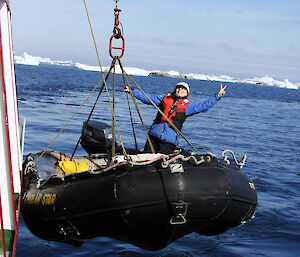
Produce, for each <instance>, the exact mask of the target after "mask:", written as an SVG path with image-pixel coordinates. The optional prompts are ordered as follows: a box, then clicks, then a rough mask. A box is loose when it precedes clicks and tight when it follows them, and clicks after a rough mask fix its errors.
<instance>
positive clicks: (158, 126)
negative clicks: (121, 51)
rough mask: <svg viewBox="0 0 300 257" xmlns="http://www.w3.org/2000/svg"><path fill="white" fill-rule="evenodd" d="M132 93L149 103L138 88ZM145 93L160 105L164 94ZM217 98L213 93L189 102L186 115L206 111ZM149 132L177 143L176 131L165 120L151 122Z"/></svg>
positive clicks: (164, 139)
mask: <svg viewBox="0 0 300 257" xmlns="http://www.w3.org/2000/svg"><path fill="white" fill-rule="evenodd" d="M133 95H134V96H135V98H137V99H139V100H141V101H142V102H143V103H145V104H151V103H150V101H149V100H148V99H147V98H146V96H145V95H144V94H143V93H142V92H141V91H140V90H137V89H135V90H134V91H133ZM147 95H148V97H149V98H150V99H151V100H152V101H153V102H154V103H155V104H156V105H157V106H159V105H160V103H161V101H162V100H163V98H164V96H162V95H157V94H147ZM178 100H179V99H178ZM218 100H219V97H218V95H214V96H211V97H209V98H208V100H206V101H205V102H190V103H189V104H188V106H187V107H186V116H187V117H189V116H192V115H194V114H197V113H200V112H206V111H208V110H209V109H210V108H211V107H213V106H214V105H215V104H216V103H217V101H218ZM149 134H150V135H152V136H154V137H157V138H159V139H161V140H163V141H166V142H169V143H172V144H175V145H177V144H178V135H177V133H176V131H175V130H174V129H173V128H172V127H170V126H169V125H168V123H166V122H163V123H153V124H152V126H151V127H150V130H149Z"/></svg>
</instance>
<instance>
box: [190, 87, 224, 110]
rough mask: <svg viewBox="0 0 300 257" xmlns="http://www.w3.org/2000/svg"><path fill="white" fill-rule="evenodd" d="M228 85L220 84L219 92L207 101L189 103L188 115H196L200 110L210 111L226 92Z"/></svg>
mask: <svg viewBox="0 0 300 257" xmlns="http://www.w3.org/2000/svg"><path fill="white" fill-rule="evenodd" d="M226 87H227V86H224V87H223V85H222V84H220V91H219V92H218V94H216V95H213V96H211V97H210V98H208V99H207V100H206V101H205V102H193V103H189V104H188V106H187V107H186V115H187V116H190V115H194V114H197V113H200V112H206V111H208V110H209V109H210V108H211V107H213V106H214V105H215V104H216V103H217V101H219V100H220V99H221V97H222V96H223V95H224V94H225V93H226V91H225V89H226Z"/></svg>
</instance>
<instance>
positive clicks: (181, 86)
mask: <svg viewBox="0 0 300 257" xmlns="http://www.w3.org/2000/svg"><path fill="white" fill-rule="evenodd" d="M225 89H226V86H224V87H223V86H222V84H221V85H220V91H219V92H218V93H217V94H216V95H213V96H211V97H209V98H208V100H206V101H205V102H190V101H189V100H188V99H187V97H188V96H189V95H190V87H189V85H188V84H187V83H186V82H179V83H177V84H176V86H175V89H174V90H173V91H172V92H170V93H167V94H165V95H164V96H162V95H158V94H147V95H148V97H149V98H150V99H151V100H152V101H153V102H154V103H155V104H156V105H157V106H158V107H159V108H160V109H161V111H162V112H163V113H164V114H165V115H166V116H167V117H168V118H169V119H170V120H171V121H172V122H173V123H174V125H175V126H176V127H177V128H178V129H179V130H180V131H181V129H182V125H183V123H184V121H185V120H186V118H187V117H189V116H192V115H195V114H198V113H201V112H206V111H208V110H209V109H210V108H211V107H213V106H214V105H215V104H216V103H217V102H218V101H219V100H220V99H221V97H222V96H223V95H224V94H225V93H226V91H225ZM129 90H130V88H129V87H128V86H125V88H124V91H125V92H129ZM133 95H134V97H135V98H137V99H138V100H140V101H142V102H143V103H145V104H151V103H150V101H149V99H147V98H146V96H145V95H144V94H143V93H142V92H141V91H140V90H138V89H135V90H133ZM148 134H149V137H150V140H151V142H152V144H153V147H154V150H155V152H158V153H164V154H170V153H173V152H174V150H175V148H176V146H177V144H178V134H177V132H176V131H175V130H174V129H173V128H172V126H171V125H169V123H168V121H167V120H166V118H165V117H163V116H162V115H161V114H160V113H159V112H158V113H157V115H156V118H155V120H154V122H153V124H152V125H151V127H150V129H149V131H148ZM144 152H151V148H150V145H149V142H148V140H147V142H146V145H145V147H144Z"/></svg>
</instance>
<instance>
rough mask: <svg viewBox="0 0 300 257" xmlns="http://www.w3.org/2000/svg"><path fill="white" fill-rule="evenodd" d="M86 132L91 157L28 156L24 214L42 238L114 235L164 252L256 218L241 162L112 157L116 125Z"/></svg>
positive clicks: (189, 156)
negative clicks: (180, 240) (183, 239)
mask: <svg viewBox="0 0 300 257" xmlns="http://www.w3.org/2000/svg"><path fill="white" fill-rule="evenodd" d="M85 127H86V128H87V129H85V131H84V133H83V135H82V146H83V147H84V148H85V149H86V150H87V152H88V154H87V155H86V156H77V157H73V158H71V157H69V156H67V155H66V154H64V153H62V152H59V151H46V152H43V153H36V154H29V155H28V156H27V157H26V160H25V162H24V164H23V175H24V181H23V201H22V213H23V218H24V221H25V223H26V224H27V226H28V228H29V229H30V231H31V232H32V233H33V234H35V235H36V236H38V237H40V238H42V239H45V240H52V241H60V242H65V243H69V244H73V245H80V244H82V243H83V241H84V240H87V239H90V238H94V237H98V236H106V237H110V238H114V239H117V240H121V241H124V242H127V243H130V244H134V245H136V246H139V247H141V248H144V249H148V250H159V249H162V248H164V247H165V246H166V245H168V244H169V243H171V242H173V241H175V240H177V239H178V238H181V237H183V236H185V235H187V234H189V233H192V232H196V233H199V234H201V235H217V234H220V233H223V232H225V231H226V230H228V229H230V228H234V227H236V226H239V225H241V224H243V223H245V222H246V221H247V220H249V219H250V218H251V217H252V216H253V215H254V213H255V208H256V205H257V195H256V190H255V187H254V184H253V183H252V182H251V181H250V180H249V178H248V177H247V176H246V174H245V173H244V172H243V171H242V169H241V163H240V162H236V161H232V160H229V159H228V158H227V157H226V158H223V159H219V158H217V157H216V156H215V155H213V154H211V153H206V154H194V153H191V152H186V151H182V150H178V151H177V152H175V153H174V154H170V155H165V154H160V153H156V154H148V153H141V152H138V151H131V152H130V151H128V154H126V155H124V154H122V153H121V152H119V151H117V154H116V155H115V156H113V157H112V156H111V154H110V152H109V151H108V149H109V144H111V141H110V138H111V137H109V129H110V127H109V126H107V125H106V124H103V123H101V122H90V123H89V124H88V126H85ZM116 149H118V147H117V146H116Z"/></svg>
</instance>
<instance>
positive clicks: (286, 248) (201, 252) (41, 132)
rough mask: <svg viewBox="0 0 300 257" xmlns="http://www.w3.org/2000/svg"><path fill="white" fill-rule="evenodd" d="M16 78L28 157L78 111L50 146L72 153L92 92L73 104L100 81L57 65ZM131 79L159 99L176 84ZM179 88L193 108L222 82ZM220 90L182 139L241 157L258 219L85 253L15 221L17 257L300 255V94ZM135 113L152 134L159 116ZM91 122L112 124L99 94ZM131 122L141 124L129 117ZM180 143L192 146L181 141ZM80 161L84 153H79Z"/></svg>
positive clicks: (121, 119)
mask: <svg viewBox="0 0 300 257" xmlns="http://www.w3.org/2000/svg"><path fill="white" fill-rule="evenodd" d="M16 74H17V76H16V79H17V87H18V103H19V111H20V117H21V118H23V117H26V122H27V125H26V137H25V152H24V154H25V155H26V154H28V153H31V152H32V153H34V152H38V151H42V150H44V149H45V148H46V147H47V146H48V144H49V143H50V142H51V141H52V140H53V138H54V137H55V136H56V135H57V133H58V132H59V131H60V129H61V128H63V127H64V125H65V124H66V122H67V121H69V119H70V118H71V117H72V115H73V114H74V113H75V112H77V115H75V116H74V118H73V119H72V121H70V124H69V126H67V127H66V128H65V129H64V130H63V132H62V133H61V134H60V136H59V137H58V138H57V139H56V140H55V142H54V143H53V144H52V145H51V149H56V150H60V151H63V152H65V153H67V154H71V153H72V151H73V149H74V146H75V144H76V143H77V140H78V139H79V137H80V133H81V126H82V122H83V121H84V120H85V119H86V118H87V116H88V114H89V112H90V110H91V108H92V105H93V103H94V101H95V98H96V94H95V93H94V94H93V95H92V96H91V97H90V99H89V101H88V102H87V103H86V104H85V105H84V106H83V107H82V108H79V107H80V105H81V103H82V102H83V101H84V100H85V99H86V98H87V97H88V95H89V94H90V92H91V90H92V89H93V88H94V86H95V85H96V84H97V83H98V82H99V80H100V79H101V74H100V73H97V72H91V71H83V70H79V69H76V68H72V67H64V66H54V65H40V66H26V65H16ZM132 78H133V79H134V80H135V81H136V82H137V83H138V84H139V85H140V86H141V87H142V88H143V89H144V90H145V91H146V92H148V93H156V94H163V93H166V92H168V91H170V90H172V89H173V87H174V85H175V84H176V83H177V82H179V80H178V79H174V78H166V77H138V76H132ZM185 81H186V82H188V83H189V84H190V87H191V96H190V100H191V101H205V100H206V99H207V98H208V97H209V96H210V95H212V94H215V93H217V92H218V90H219V82H209V81H199V80H185ZM122 83H123V82H122V78H121V76H120V75H117V92H116V111H117V120H118V124H119V129H120V133H121V135H122V138H123V140H124V142H125V144H126V145H127V146H131V147H132V146H134V141H133V137H132V135H131V134H130V131H131V125H130V122H129V116H128V106H127V100H126V95H125V93H124V92H123V90H122V89H123V84H122ZM109 84H110V83H109ZM224 84H226V85H227V86H228V87H227V94H226V96H224V97H223V99H221V100H220V101H219V102H218V103H217V104H216V105H215V106H214V107H213V108H212V109H210V110H209V111H208V112H206V113H201V114H199V115H195V116H193V117H190V118H188V119H187V121H186V122H185V124H184V128H183V133H184V134H185V135H186V137H187V138H188V139H189V141H190V142H192V144H193V145H194V146H195V147H196V148H197V149H199V151H200V152H207V151H210V152H212V153H214V154H216V155H217V156H219V157H220V155H221V152H222V151H223V150H224V149H230V150H232V151H234V152H235V153H236V154H237V156H238V158H241V157H242V155H243V154H246V155H247V157H248V158H247V161H246V166H245V167H244V171H245V172H246V173H247V175H248V176H249V177H250V179H252V180H253V182H254V184H255V186H256V189H257V193H258V202H259V205H258V207H257V212H256V217H255V218H254V219H251V220H249V221H248V222H247V223H246V224H244V225H242V226H240V227H237V228H234V229H232V230H229V231H227V232H225V233H224V234H221V235H218V236H211V237H207V236H201V235H198V234H196V233H193V234H190V235H187V236H185V237H183V238H181V239H179V240H177V241H176V242H174V243H172V244H170V245H169V246H167V247H166V248H164V249H163V250H160V251H157V252H151V251H146V250H143V249H140V248H138V247H135V246H132V245H129V244H126V243H123V242H120V241H116V240H112V239H109V238H105V237H99V238H95V239H92V240H88V241H86V242H85V243H84V244H83V245H82V246H81V247H74V246H70V245H66V244H63V243H57V242H48V241H44V240H41V239H39V238H37V237H35V236H34V235H32V234H31V233H30V231H29V230H28V229H27V227H26V225H25V224H24V222H23V221H22V220H21V223H20V227H19V239H18V247H17V256H18V257H22V256H24V257H25V256H26V257H28V256H30V257H38V256H43V257H54V256H68V257H79V256H90V257H91V256H149V257H150V256H151V257H152V256H153V257H154V256H156V257H159V256H165V257H167V256H170V257H171V256H172V257H173V256H178V257H179V256H182V257H183V256H184V257H187V256H205V257H211V256H228V257H235V256H243V257H244V256H272V257H285V256H286V257H288V256H291V257H292V256H293V257H294V256H299V255H300V117H299V115H300V90H292V89H283V88H276V87H267V86H261V85H247V84H237V83H224ZM139 107H140V110H141V112H142V114H143V118H144V121H145V123H146V126H147V127H149V126H150V125H151V122H152V120H153V119H154V117H155V114H156V111H155V109H154V107H151V106H148V105H145V104H139ZM132 108H133V106H132ZM92 119H97V120H102V121H105V122H107V123H109V122H110V121H111V114H110V108H109V104H108V101H107V98H106V97H105V94H104V93H102V95H101V97H100V101H99V104H98V105H97V106H96V109H95V111H94V114H93V116H92ZM134 121H135V123H138V118H137V116H136V113H135V112H134ZM136 130H137V134H138V144H139V148H142V147H143V146H144V142H145V135H144V132H143V127H142V126H141V125H139V124H137V126H136ZM180 146H182V147H185V148H188V145H187V144H186V143H185V141H184V140H181V141H180ZM76 154H78V155H82V154H85V152H84V150H83V149H82V148H80V147H79V149H78V150H77V152H76Z"/></svg>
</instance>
